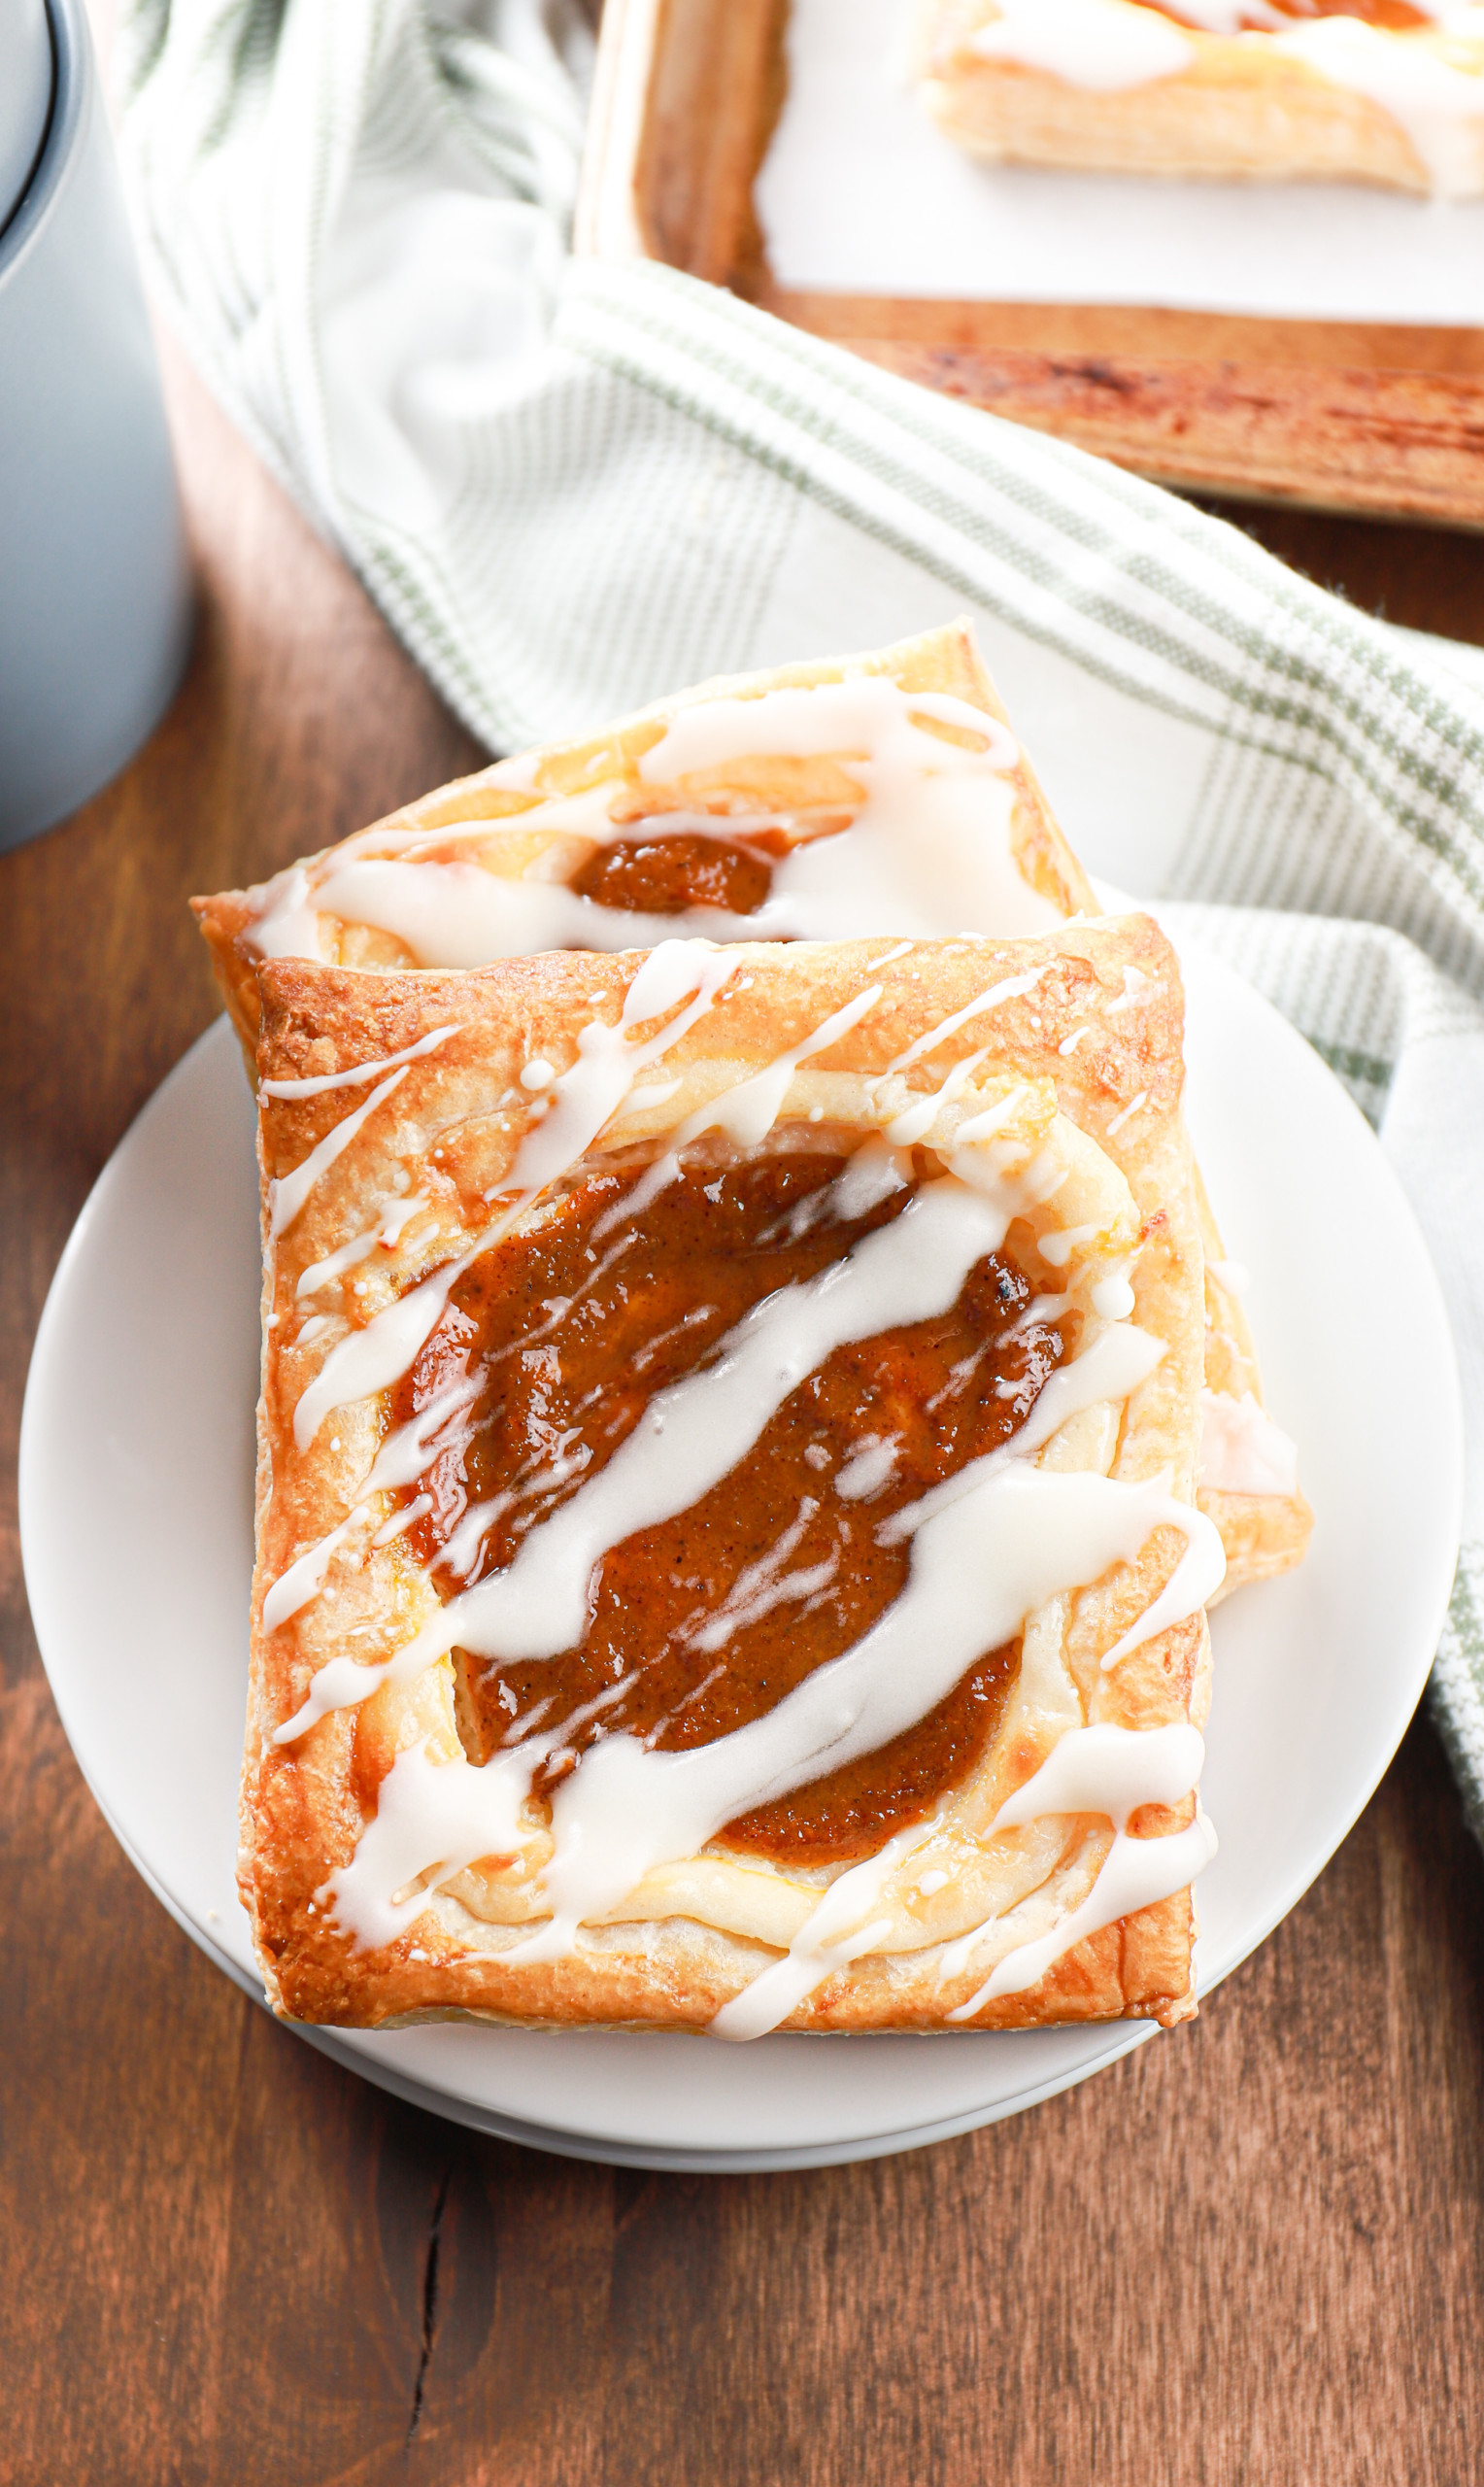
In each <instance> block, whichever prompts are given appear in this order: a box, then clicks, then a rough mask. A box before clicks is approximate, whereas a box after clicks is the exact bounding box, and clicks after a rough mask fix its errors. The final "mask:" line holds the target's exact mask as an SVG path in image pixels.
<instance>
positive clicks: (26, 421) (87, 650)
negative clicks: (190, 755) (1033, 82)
mask: <svg viewBox="0 0 1484 2487" xmlns="http://www.w3.org/2000/svg"><path fill="white" fill-rule="evenodd" d="M4 5H5V0H0V6H4ZM47 8H48V14H49V17H50V20H51V46H52V81H51V118H50V119H49V121H48V122H47V125H46V135H45V137H44V139H43V141H42V145H41V153H40V154H39V156H38V157H37V159H36V163H35V166H34V169H33V171H32V172H31V176H30V180H29V182H28V183H27V185H26V187H25V189H24V190H23V192H22V194H21V196H20V199H19V201H18V203H17V205H16V206H15V208H14V210H13V212H12V214H11V216H10V220H9V221H8V222H0V847H5V846H14V845H16V844H17V843H18V841H19V840H20V839H21V838H23V837H32V836H34V835H36V833H37V832H38V831H40V830H43V829H49V828H50V827H51V824H52V823H53V822H54V821H58V820H61V819H62V818H63V817H64V816H65V815H66V814H67V813H68V812H71V811H75V810H76V809H77V807H78V805H79V804H80V803H83V802H85V801H86V800H87V798H88V796H89V795H92V794H96V792H97V790H98V788H99V787H100V786H103V785H106V784H107V782H108V780H109V778H110V777H112V776H113V775H115V773H116V772H117V771H118V769H119V768H121V767H122V766H123V764H124V762H125V761H126V760H127V759H128V757H129V755H130V753H131V752H133V751H134V750H135V748H136V747H137V745H138V744H139V743H141V742H142V741H143V740H144V737H145V735H146V734H147V733H148V732H150V730H151V728H152V726H153V725H154V724H155V723H156V722H157V720H158V719H159V717H160V716H161V715H162V714H163V712H164V710H165V708H166V707H167V706H168V704H169V702H170V699H171V698H172V696H173V694H174V692H175V690H176V687H177V685H178V684H179V682H180V678H181V674H182V671H183V669H184V666H185V663H186V654H187V651H188V648H189V641H190V618H191V604H190V587H189V573H188V568H187V563H186V537H185V529H184V527H183V524H182V518H181V505H180V497H179V494H178V493H177V489H176V481H175V470H174V467H173V465H172V462H171V456H170V441H169V435H168V433H167V431H166V428H165V412H164V404H163V400H162V398H161V394H160V383H159V370H158V366H157V363H156V361H155V356H154V344H153V339H152V336H151V334H150V324H149V320H148V317H147V315H146V311H145V302H144V293H143V290H142V287H141V284H140V278H139V270H138V266H137V264H136V261H135V257H134V250H133V244H132V241H131V239H130V235H129V230H128V225H127V222H126V221H125V216H124V207H123V196H122V191H121V189H120V187H119V181H118V166H117V164H116V162H115V158H114V147H113V137H112V133H111V131H110V129H109V126H108V119H107V116H106V114H105V111H104V106H103V98H102V95H101V93H100V91H99V85H98V75H97V68H96V64H95V62H94V59H93V53H92V45H91V41H90V38H89V35H88V30H87V22H86V18H85V17H84V8H83V0H47ZM8 204H9V202H7V201H5V200H0V220H3V218H4V215H5V209H6V206H7V205H8Z"/></svg>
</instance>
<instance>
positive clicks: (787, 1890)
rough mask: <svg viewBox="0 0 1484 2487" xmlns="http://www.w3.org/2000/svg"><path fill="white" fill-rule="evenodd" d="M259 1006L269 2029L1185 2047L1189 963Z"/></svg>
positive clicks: (1194, 1860) (279, 986)
mask: <svg viewBox="0 0 1484 2487" xmlns="http://www.w3.org/2000/svg"><path fill="white" fill-rule="evenodd" d="M261 988H262V1018H261V1033H260V1038H259V1045H258V1067H259V1073H260V1084H259V1129H260V1152H261V1164H262V1174H263V1204H264V1232H265V1252H266V1273H265V1293H264V1304H265V1330H264V1338H265V1348H264V1364H263V1389H262V1400H261V1408H260V1457H259V1478H258V1512H257V1562H256V1570H255V1576H254V1585H253V1643H252V1684H251V1693H250V1703H249V1718H248V1738H247V1754H246V1763H245V1773H244V1785H243V1830H244V1841H243V1888H244V1896H245V1898H246V1901H247V1904H248V1906H249V1909H250V1912H251V1915H252V1918H253V1925H254V1930H255V1935H256V1940H257V1945H258V1950H259V1957H260V1959H261V1962H262V1966H263V1971H264V1975H265V1978H266V1980H267V1983H268V1989H269V1993H270V1995H271V1996H272V1998H273V2000H274V2001H275V2003H276V2004H277V2006H278V2008H279V2009H280V2010H282V2011H284V2012H285V2013H287V2014H288V2015H290V2016H294V2017H297V2018H300V2019H304V2020H309V2021H319V2022H327V2023H335V2024H340V2025H347V2026H376V2025H381V2024H386V2023H388V2022H393V2021H404V2020H407V2019H410V2018H418V2017H421V2016H427V2015H434V2016H442V2015H447V2014H451V2013H456V2014H463V2013H472V2014H475V2015H482V2016H486V2017H492V2018H496V2019H501V2020H509V2021H517V2022H526V2023H540V2024H563V2023H584V2024H605V2023H606V2024H624V2025H627V2026H637V2027H692V2028H708V2027H709V2028H712V2029H714V2030H715V2031H716V2032H717V2033H718V2034H720V2035H723V2036H728V2037H749V2036H755V2035H758V2034H760V2033H761V2032H762V2031H764V2030H766V2029H770V2028H774V2027H789V2028H793V2029H807V2030H863V2029H952V2028H964V2027H977V2028H983V2027H1007V2026H1024V2025H1029V2024H1039V2023H1046V2022H1056V2021H1084V2020H1098V2019H1105V2018H1114V2017H1123V2016H1130V2015H1131V2016H1135V2017H1153V2018H1156V2019H1159V2020H1162V2021H1165V2022H1170V2021H1174V2020H1178V2019H1180V2018H1182V2017H1184V2016H1186V2015H1187V2014H1188V2013H1189V2012H1190V2011H1192V2010H1193V2009H1194V1997H1193V1993H1192V1986H1191V1970H1190V1958H1191V1939H1192V1925H1193V1912H1192V1903H1191V1898H1190V1885H1191V1882H1192V1880H1193V1879H1194V1877H1195V1875H1196V1874H1197V1872H1198V1871H1199V1868H1200V1866H1201V1865H1202V1864H1203V1863H1204V1861H1205V1859H1206V1857H1208V1855H1209V1854H1210V1851H1211V1848H1212V1846H1213V1844H1214V1843H1213V1840H1212V1837H1211V1834H1210V1830H1209V1825H1208V1824H1207V1823H1206V1822H1205V1818H1204V1817H1203V1815H1201V1813H1200V1812H1199V1809H1198V1803H1197V1794H1196V1789H1197V1780H1198V1774H1199V1765H1200V1754H1201V1747H1200V1736H1199V1727H1200V1723H1201V1720H1202V1718H1203V1714H1204V1705H1205V1698H1206V1675H1207V1651H1208V1641H1207V1634H1206V1626H1205V1620H1204V1613H1203V1609H1204V1606H1205V1603H1206V1600H1207V1599H1208V1597H1209V1596H1210V1595H1211V1594H1212V1593H1213V1592H1214V1590H1215V1588H1216V1587H1217V1585H1218V1584H1219V1582H1220V1578H1221V1572H1222V1566H1223V1555H1222V1550H1221V1544H1220V1539H1219V1536H1218V1534H1217V1531H1216V1529H1215V1528H1214V1526H1213V1525H1212V1523H1211V1521H1210V1520H1209V1519H1208V1518H1206V1517H1205V1516H1203V1515H1202V1514H1201V1513H1200V1512H1199V1511H1198V1510H1197V1508H1196V1505H1195V1489H1196V1478H1197V1461H1198V1457H1199V1442H1200V1424H1201V1415H1200V1398H1201V1388H1202V1380H1203V1372H1204V1361H1205V1322H1204V1311H1203V1302H1202V1285H1203V1268H1204V1257H1203V1253H1202V1247H1201V1238H1200V1226H1199V1213H1198V1208H1197V1198H1196V1190H1195V1184H1194V1180H1193V1175H1192V1170H1191V1166H1190V1159H1189V1150H1188V1145H1187V1141H1186V1138H1185V1133H1184V1127H1183V1123H1182V1120H1181V1114H1180V1092H1181V1083H1182V1063H1181V1050H1180V1048H1181V1034H1182V1016H1183V1006H1182V999H1181V992H1180V983H1179V973H1178V969H1177V966H1176V962H1175V959H1174V956H1173V953H1172V952H1171V950H1170V949H1169V947H1168V944H1167V943H1166V941H1165V940H1164V937H1163V936H1162V935H1161V933H1160V932H1159V931H1158V929H1157V928H1156V926H1155V925H1154V924H1153V923H1152V922H1151V921H1150V920H1149V919H1148V918H1146V917H1142V916H1129V917H1122V918H1115V919H1105V920H1103V921H1100V922H1097V923H1079V924H1075V925H1069V926H1066V927H1064V928H1062V930H1060V931H1059V932H1057V933H1055V934H1052V935H1048V936H1044V937H1031V938H1024V939H1021V940H1015V941H989V940H983V939H974V938H967V937H966V938H963V939H961V940H957V941H948V942H938V941H909V940H903V941H896V942H883V941H880V940H874V941H872V940H862V941H857V942H840V943H831V944H817V943H813V942H797V943H793V944H788V945H785V944H776V943H774V944H743V945H738V946H734V947H732V948H729V949H722V948H718V947H715V946H713V945H711V944H710V943H707V942H703V941H695V940H676V941H671V942H666V943H664V944H662V945H660V946H658V948H656V949H654V950H651V951H649V952H647V953H636V952H627V953H621V954H607V955H599V956H594V955H588V954H583V953H579V952H571V951H569V952H558V953H555V954H547V955H543V956H539V957H535V958H530V959H523V960H512V961H509V962H505V963H502V964H498V965H495V966H492V967H489V968H486V969H482V970H476V971H422V972H397V971H388V972H387V973H385V974H381V975H367V974H365V973H361V972H357V971H348V970H345V969H342V968H337V967H333V966H326V965H324V964H322V963H313V962H305V961H299V960H293V959H284V960H280V961H277V962H273V963H269V964H267V965H265V966H264V967H263V969H262V970H261ZM1073 1039H1075V1041H1073Z"/></svg>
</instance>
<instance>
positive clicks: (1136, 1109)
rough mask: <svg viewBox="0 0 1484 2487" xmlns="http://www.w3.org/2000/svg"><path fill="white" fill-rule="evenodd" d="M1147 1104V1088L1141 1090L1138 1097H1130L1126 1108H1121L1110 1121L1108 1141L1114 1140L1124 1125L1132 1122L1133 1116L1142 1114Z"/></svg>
mask: <svg viewBox="0 0 1484 2487" xmlns="http://www.w3.org/2000/svg"><path fill="white" fill-rule="evenodd" d="M1148 1103H1149V1091H1148V1089H1147V1088H1141V1089H1140V1090H1139V1092H1138V1095H1137V1096H1136V1097H1130V1100H1129V1103H1128V1104H1127V1106H1125V1107H1122V1108H1121V1109H1120V1111H1119V1112H1118V1113H1116V1114H1115V1115H1114V1117H1113V1119H1112V1121H1111V1122H1110V1123H1109V1125H1108V1138H1109V1139H1110V1140H1112V1139H1114V1138H1115V1136H1116V1135H1117V1134H1118V1133H1119V1132H1121V1131H1122V1130H1123V1127H1124V1125H1125V1123H1130V1122H1132V1120H1133V1117H1134V1115H1135V1114H1138V1113H1142V1112H1143V1109H1144V1107H1146V1106H1147V1105H1148Z"/></svg>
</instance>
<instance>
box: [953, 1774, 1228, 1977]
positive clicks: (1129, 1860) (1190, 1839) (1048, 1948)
mask: <svg viewBox="0 0 1484 2487" xmlns="http://www.w3.org/2000/svg"><path fill="white" fill-rule="evenodd" d="M1156 1732H1157V1733H1158V1732H1160V1731H1159V1730H1156ZM1216 1846H1217V1842H1216V1833H1215V1830H1214V1829H1213V1827H1212V1825H1211V1820H1210V1817H1209V1815H1208V1814H1205V1813H1202V1812H1201V1810H1200V1808H1199V1806H1198V1805H1197V1809H1196V1819H1195V1821H1194V1822H1193V1823H1189V1824H1188V1825H1187V1827H1186V1828H1185V1829H1184V1830H1176V1831H1169V1832H1167V1833H1166V1834H1165V1836H1164V1838H1163V1839H1130V1837H1129V1834H1128V1832H1127V1831H1126V1830H1125V1829H1124V1828H1123V1825H1122V1824H1121V1823H1120V1824H1119V1825H1118V1826H1117V1828H1116V1829H1115V1831H1114V1835H1113V1845H1112V1847H1111V1848H1110V1849H1109V1851H1108V1854H1107V1857H1106V1858H1105V1859H1104V1862H1103V1866H1102V1870H1101V1872H1100V1873H1099V1874H1098V1877H1097V1880H1096V1883H1095V1884H1094V1885H1093V1888H1092V1890H1091V1891H1089V1893H1088V1895H1087V1898H1086V1899H1085V1900H1084V1901H1083V1902H1082V1905H1081V1907H1080V1908H1075V1909H1073V1910H1072V1912H1071V1914H1070V1916H1069V1917H1064V1918H1063V1919H1062V1923H1061V1925H1058V1926H1056V1927H1054V1929H1053V1930H1052V1932H1051V1933H1050V1934H1043V1935H1041V1936H1039V1937H1038V1938H1037V1940H1036V1941H1034V1942H1031V1943H1022V1944H1019V1945H1018V1946H1017V1947H1016V1949H1015V1950H1014V1951H1013V1952H1009V1953H1007V1954H1006V1956H1005V1958H1004V1959H1002V1960H1001V1961H1000V1963H999V1966H998V1968H997V1969H995V1970H993V1971H992V1972H991V1974H990V1976H989V1977H987V1978H986V1979H985V1982H984V1984H983V1986H982V1987H980V1988H979V1990H978V1992H977V1993H974V1994H971V1995H970V1996H969V1998H968V2001H967V2002H966V2003H961V2004H958V2005H956V2006H955V2008H954V2010H953V2011H952V2012H950V2014H949V2015H948V2018H949V2019H950V2021H971V2020H972V2019H973V2017H974V2014H975V2013H976V2012H979V2011H982V2010H983V2008H984V2006H985V2004H987V2003H992V2002H994V2001H995V1997H996V1996H998V1995H1001V1994H1024V1993H1025V1992H1026V1990H1027V1989H1028V1987H1032V1986H1038V1985H1039V1984H1040V1981H1041V1979H1042V1978H1043V1977H1044V1976H1045V1975H1046V1972H1047V1970H1048V1969H1049V1968H1051V1967H1052V1966H1053V1964H1054V1963H1055V1962H1056V1961H1057V1960H1059V1959H1061V1958H1062V1953H1063V1952H1069V1951H1070V1950H1071V1949H1072V1946H1073V1945H1074V1944H1076V1943H1080V1942H1082V1941H1083V1939H1084V1938H1085V1937H1086V1936H1087V1935H1089V1934H1096V1933H1099V1932H1100V1931H1101V1929H1102V1927H1103V1926H1105V1925H1116V1924H1117V1923H1118V1921H1119V1919H1120V1918H1123V1917H1131V1916H1132V1915H1133V1913H1134V1911H1135V1910H1136V1909H1141V1908H1152V1907H1153V1905H1154V1903H1155V1902H1156V1900H1167V1899H1170V1898H1172V1897H1173V1895H1174V1893H1175V1892H1176V1891H1185V1890H1187V1889H1188V1887H1189V1886H1190V1885H1191V1884H1192V1883H1194V1882H1195V1880H1196V1877H1197V1874H1200V1873H1203V1872H1204V1870H1205V1868H1206V1866H1207V1865H1209V1863H1210V1861H1211V1859H1212V1857H1214V1856H1215V1854H1216Z"/></svg>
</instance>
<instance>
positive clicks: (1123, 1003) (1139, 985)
mask: <svg viewBox="0 0 1484 2487" xmlns="http://www.w3.org/2000/svg"><path fill="white" fill-rule="evenodd" d="M1148 982H1149V978H1148V976H1147V975H1146V974H1145V973H1144V971H1143V969H1142V968H1125V970H1124V989H1123V991H1122V993H1121V994H1120V995H1119V996H1118V999H1117V1000H1116V1001H1115V1002H1110V1003H1109V1004H1108V1012H1107V1015H1108V1017H1109V1018H1110V1019H1112V1018H1114V1017H1116V1016H1117V1014H1118V1012H1119V1011H1120V1010H1127V1009H1128V1008H1129V1006H1130V1003H1134V1002H1136V1001H1137V1000H1138V998H1139V995H1140V994H1141V993H1142V992H1143V990H1144V987H1145V986H1146V985H1147V984H1148Z"/></svg>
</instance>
